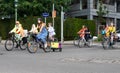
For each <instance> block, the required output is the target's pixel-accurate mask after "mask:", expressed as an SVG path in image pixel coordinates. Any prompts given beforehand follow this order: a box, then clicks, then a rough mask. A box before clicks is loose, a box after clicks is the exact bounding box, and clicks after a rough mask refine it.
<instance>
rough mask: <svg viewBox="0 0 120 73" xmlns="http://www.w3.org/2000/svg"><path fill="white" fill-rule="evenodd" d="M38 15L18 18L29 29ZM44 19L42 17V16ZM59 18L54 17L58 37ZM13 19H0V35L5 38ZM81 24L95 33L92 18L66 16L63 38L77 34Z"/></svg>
mask: <svg viewBox="0 0 120 73" xmlns="http://www.w3.org/2000/svg"><path fill="white" fill-rule="evenodd" d="M37 18H38V16H30V17H25V18H19V19H18V20H19V21H20V22H21V24H22V26H23V28H24V29H28V30H30V29H31V26H32V24H37ZM42 19H43V20H44V18H42ZM60 19H61V18H60V17H57V18H55V25H54V27H55V32H56V37H57V38H59V39H60V37H61V36H60V35H61V20H60ZM46 22H47V23H49V22H52V18H50V17H48V18H47V21H46ZM14 25H15V21H14V19H4V20H0V27H2V28H1V29H0V36H2V38H3V39H6V37H7V34H8V32H9V31H10V30H11V29H12V28H13V27H14ZM82 25H86V26H87V27H89V29H90V31H91V33H92V35H95V31H96V24H95V22H94V21H93V20H85V19H79V18H67V19H65V20H64V40H73V39H74V37H75V36H77V32H78V31H79V30H80V29H81V28H82Z"/></svg>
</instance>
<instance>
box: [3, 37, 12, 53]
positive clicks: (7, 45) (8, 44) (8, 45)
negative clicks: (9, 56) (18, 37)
mask: <svg viewBox="0 0 120 73" xmlns="http://www.w3.org/2000/svg"><path fill="white" fill-rule="evenodd" d="M13 48H14V41H13V40H11V39H7V40H6V41H5V49H6V50H7V51H12V50H13Z"/></svg>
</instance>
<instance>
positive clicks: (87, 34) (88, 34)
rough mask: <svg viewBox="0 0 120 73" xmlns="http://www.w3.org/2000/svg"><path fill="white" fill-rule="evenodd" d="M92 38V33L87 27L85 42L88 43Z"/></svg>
mask: <svg viewBox="0 0 120 73" xmlns="http://www.w3.org/2000/svg"><path fill="white" fill-rule="evenodd" d="M90 38H91V35H90V31H89V29H88V27H85V40H86V41H88V39H90Z"/></svg>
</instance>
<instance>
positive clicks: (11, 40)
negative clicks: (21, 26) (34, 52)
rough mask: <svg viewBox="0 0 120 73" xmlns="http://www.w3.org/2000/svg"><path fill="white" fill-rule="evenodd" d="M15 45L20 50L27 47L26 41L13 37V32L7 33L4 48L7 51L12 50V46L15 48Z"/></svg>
mask: <svg viewBox="0 0 120 73" xmlns="http://www.w3.org/2000/svg"><path fill="white" fill-rule="evenodd" d="M15 45H17V46H18V47H20V49H21V50H25V49H26V48H27V46H26V43H23V41H22V40H18V38H17V37H15V33H9V35H8V39H7V40H6V41H5V49H6V50H7V51H12V50H13V48H15Z"/></svg>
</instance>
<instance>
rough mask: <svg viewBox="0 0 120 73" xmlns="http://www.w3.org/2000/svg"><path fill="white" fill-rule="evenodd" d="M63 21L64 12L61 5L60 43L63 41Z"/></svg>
mask: <svg viewBox="0 0 120 73" xmlns="http://www.w3.org/2000/svg"><path fill="white" fill-rule="evenodd" d="M63 21H64V12H63V6H61V44H62V43H63V41H64V37H63Z"/></svg>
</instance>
